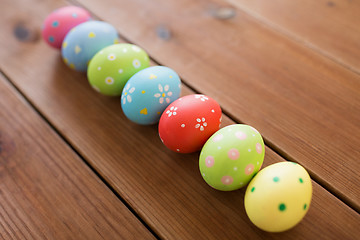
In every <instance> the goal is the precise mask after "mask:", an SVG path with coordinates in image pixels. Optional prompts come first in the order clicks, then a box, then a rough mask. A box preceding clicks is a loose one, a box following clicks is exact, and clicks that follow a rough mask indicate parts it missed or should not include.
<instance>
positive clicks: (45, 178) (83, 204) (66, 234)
mask: <svg viewBox="0 0 360 240" xmlns="http://www.w3.org/2000/svg"><path fill="white" fill-rule="evenodd" d="M0 109H1V110H0V182H1V183H0V238H1V239H80V238H81V239H118V238H123V239H154V237H153V236H152V234H151V233H150V232H149V231H148V230H147V229H146V228H145V227H144V226H143V225H142V223H141V222H140V221H139V220H138V219H137V218H136V217H134V216H133V214H132V213H131V212H130V211H129V210H128V209H127V208H126V207H125V206H124V205H123V203H122V202H121V201H120V200H119V199H118V198H117V197H116V196H115V195H114V194H113V193H112V192H111V191H110V190H109V189H108V188H107V187H106V186H105V185H104V184H103V183H102V182H101V181H100V180H99V179H98V178H97V176H96V175H95V174H94V173H93V172H91V170H90V169H89V168H88V167H87V166H86V165H85V164H84V163H83V162H82V160H81V159H80V158H79V157H78V156H77V155H76V154H74V152H73V151H72V150H71V148H70V147H69V146H67V145H66V144H65V143H64V142H63V141H62V139H60V138H59V137H58V136H57V135H56V134H55V132H54V131H53V130H52V129H51V128H50V127H49V126H48V125H47V124H46V122H45V121H44V120H43V119H41V118H40V117H39V116H38V115H37V114H36V113H35V112H34V111H33V110H32V109H31V107H30V106H29V105H28V104H26V103H25V102H24V99H22V98H21V97H20V96H19V95H18V94H17V93H15V90H14V88H12V87H11V86H10V85H9V83H6V81H5V79H4V78H3V76H2V75H0ZM119 223H121V224H119Z"/></svg>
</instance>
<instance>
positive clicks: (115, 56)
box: [87, 43, 150, 96]
mask: <svg viewBox="0 0 360 240" xmlns="http://www.w3.org/2000/svg"><path fill="white" fill-rule="evenodd" d="M149 64H150V61H149V56H148V55H147V53H146V52H145V51H144V50H143V49H141V48H140V47H138V46H136V45H133V44H127V43H121V44H114V45H111V46H108V47H106V48H104V49H102V50H101V51H99V52H98V53H96V55H95V56H94V57H93V58H92V59H91V61H90V63H89V67H88V71H87V76H88V79H89V83H90V85H91V86H92V88H94V89H95V90H96V91H98V92H100V93H102V94H104V95H108V96H120V95H121V93H122V90H123V88H124V86H125V84H126V82H127V81H128V80H129V79H130V78H131V77H132V76H133V75H134V74H135V73H137V72H138V71H140V70H142V69H145V68H147V67H149Z"/></svg>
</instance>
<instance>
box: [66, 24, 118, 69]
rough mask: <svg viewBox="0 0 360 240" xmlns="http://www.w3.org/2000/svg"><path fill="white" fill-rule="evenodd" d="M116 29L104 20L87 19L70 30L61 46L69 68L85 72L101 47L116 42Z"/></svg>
mask: <svg viewBox="0 0 360 240" xmlns="http://www.w3.org/2000/svg"><path fill="white" fill-rule="evenodd" d="M118 40H119V39H118V35H117V32H116V29H115V28H114V27H113V26H112V25H110V24H109V23H106V22H101V21H88V22H84V23H81V24H79V25H77V26H76V27H74V28H73V29H71V30H70V32H69V33H68V34H67V35H66V36H65V38H64V41H63V43H62V47H61V54H62V58H63V60H64V62H65V63H66V65H68V66H69V67H70V68H72V69H75V70H77V71H81V72H85V71H86V70H87V66H88V64H89V62H90V60H91V58H92V57H93V56H94V55H95V54H96V53H97V52H98V51H100V50H101V49H103V48H104V47H107V46H109V45H112V44H114V43H118Z"/></svg>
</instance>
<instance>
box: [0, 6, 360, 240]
mask: <svg viewBox="0 0 360 240" xmlns="http://www.w3.org/2000/svg"><path fill="white" fill-rule="evenodd" d="M29 11H30V10H29ZM33 11H35V10H33ZM36 11H37V10H36ZM42 14H45V13H43V12H38V14H37V15H36V16H39V18H42V17H43V16H42ZM32 15H33V14H32ZM33 16H35V15H33ZM34 18H35V17H34ZM35 20H36V18H35ZM35 23H36V21H35ZM0 29H3V28H0ZM2 31H3V32H2V33H4V34H2V35H5V36H9V33H8V32H7V31H4V30H2ZM7 49H8V50H3V51H4V52H5V53H4V54H5V55H6V56H7V57H6V61H4V60H2V61H0V68H1V69H3V70H4V71H5V72H6V74H7V75H9V76H10V77H11V79H12V80H13V81H14V83H15V84H16V85H17V87H19V88H20V89H21V91H22V92H24V94H25V95H26V96H27V97H28V98H29V99H30V100H31V101H32V103H33V104H34V105H35V106H36V107H37V108H38V109H39V111H41V112H42V113H43V114H44V115H45V116H46V118H47V119H48V120H49V121H50V122H51V123H52V124H53V125H54V126H55V127H56V128H57V129H58V130H59V131H60V132H61V133H62V134H63V135H64V137H65V138H66V139H67V140H68V141H69V142H71V144H72V145H73V146H74V148H76V149H77V150H78V151H79V152H80V154H81V155H82V156H83V157H84V158H85V159H86V160H87V161H88V162H89V163H90V164H91V165H92V166H93V167H94V169H96V171H97V172H99V174H101V175H102V176H103V177H104V178H105V179H106V180H107V181H108V182H109V184H111V186H113V188H114V189H115V190H116V191H117V192H118V193H119V195H121V196H122V197H123V198H124V199H125V201H127V202H128V204H129V205H130V206H131V207H132V208H133V209H134V210H135V211H136V212H137V213H138V214H139V216H140V217H141V218H143V219H144V221H145V222H146V223H147V224H148V225H149V226H150V227H151V228H152V229H154V231H155V232H156V233H157V234H158V235H159V236H160V237H161V238H164V239H231V238H234V239H239V238H240V239H242V238H248V239H314V238H316V237H317V236H319V235H320V234H321V236H322V237H324V238H340V236H341V237H342V238H344V239H345V238H348V239H352V238H355V237H356V236H358V235H359V234H360V229H359V228H358V223H359V221H360V217H359V215H358V214H357V213H356V212H355V211H354V210H352V209H350V208H349V207H348V206H346V205H345V204H344V203H342V202H341V201H339V200H338V199H337V198H335V197H334V196H333V195H331V194H330V193H328V192H327V191H326V190H324V189H323V188H322V187H321V186H319V185H318V184H316V183H313V186H314V200H313V203H312V205H311V207H310V210H309V212H308V215H307V216H306V218H305V219H304V221H302V222H301V223H300V224H299V225H298V226H297V227H296V228H294V229H292V230H290V231H288V232H285V233H280V234H269V233H266V232H263V231H261V230H259V229H257V228H256V227H255V226H253V225H252V224H251V223H250V222H249V219H248V218H247V216H246V214H245V210H244V207H243V197H244V190H245V189H242V190H239V191H235V192H220V191H215V190H213V189H212V188H210V187H209V186H207V185H206V183H205V182H204V181H203V179H202V177H201V176H200V174H199V170H198V154H197V153H196V154H187V155H183V154H176V153H174V152H171V151H169V150H167V149H166V148H165V147H164V146H163V145H162V143H161V141H160V139H159V138H158V134H157V127H156V126H140V125H136V124H133V123H131V122H129V121H128V120H127V119H126V118H125V116H124V115H123V114H122V112H121V109H120V103H119V98H109V97H104V96H101V95H99V94H97V93H96V92H95V91H93V89H91V87H90V86H89V84H88V83H87V80H86V76H85V75H84V74H80V73H76V72H74V71H72V70H71V69H69V68H67V67H66V66H65V65H64V64H63V62H62V61H61V59H60V56H59V53H58V52H56V51H53V50H51V49H50V48H49V47H47V46H46V45H45V43H44V42H42V41H35V42H33V43H31V44H27V43H19V42H16V41H14V42H11V43H10V44H9V47H8V48H7ZM11 52H21V58H17V57H16V56H15V55H13V54H10V53H11ZM190 93H192V92H191V91H190V90H189V89H186V88H185V89H184V92H183V94H190ZM224 119H225V123H224V125H226V124H230V123H232V122H231V121H230V120H229V119H226V118H224ZM224 125H223V126H224ZM266 151H267V153H266V159H265V162H266V165H268V164H270V163H274V162H278V161H282V159H281V158H280V157H279V156H278V155H276V154H275V153H274V152H273V151H271V150H270V149H268V148H267V149H266ZM325 203H326V204H325ZM314 223H316V224H314Z"/></svg>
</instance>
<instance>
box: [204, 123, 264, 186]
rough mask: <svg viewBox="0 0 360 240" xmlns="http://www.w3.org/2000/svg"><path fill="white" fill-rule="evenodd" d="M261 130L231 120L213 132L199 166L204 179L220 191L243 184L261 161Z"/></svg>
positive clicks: (262, 143) (262, 150)
mask: <svg viewBox="0 0 360 240" xmlns="http://www.w3.org/2000/svg"><path fill="white" fill-rule="evenodd" d="M264 155H265V148H264V141H263V139H262V137H261V135H260V133H259V132H258V131H257V130H256V129H255V128H253V127H251V126H248V125H245V124H234V125H230V126H227V127H225V128H222V129H220V130H219V131H217V132H216V133H214V134H213V135H212V136H211V137H210V138H209V139H208V141H207V142H206V143H205V145H204V146H203V148H202V150H201V153H200V159H199V168H200V172H201V175H202V177H203V178H204V180H205V182H206V183H207V184H209V185H210V186H211V187H213V188H215V189H217V190H221V191H232V190H236V189H239V188H241V187H243V186H245V185H246V184H247V183H248V182H250V180H251V179H252V178H253V176H254V175H255V174H256V173H257V172H258V171H259V170H260V168H261V165H262V163H263V161H264Z"/></svg>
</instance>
